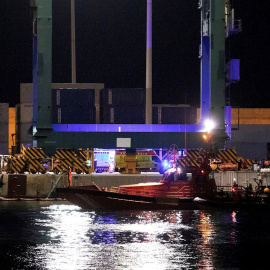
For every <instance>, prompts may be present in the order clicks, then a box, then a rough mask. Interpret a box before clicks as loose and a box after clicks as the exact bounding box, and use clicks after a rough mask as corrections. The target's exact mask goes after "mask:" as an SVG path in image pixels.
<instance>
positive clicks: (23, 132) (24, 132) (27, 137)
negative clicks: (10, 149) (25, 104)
mask: <svg viewBox="0 0 270 270" xmlns="http://www.w3.org/2000/svg"><path fill="white" fill-rule="evenodd" d="M32 141H33V136H32V122H29V123H16V145H19V146H20V147H21V144H22V143H23V144H32Z"/></svg>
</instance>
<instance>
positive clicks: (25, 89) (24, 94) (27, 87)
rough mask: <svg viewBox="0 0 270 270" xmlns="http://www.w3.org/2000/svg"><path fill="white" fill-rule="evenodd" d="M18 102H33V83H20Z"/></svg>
mask: <svg viewBox="0 0 270 270" xmlns="http://www.w3.org/2000/svg"><path fill="white" fill-rule="evenodd" d="M20 103H33V84H32V83H21V84H20Z"/></svg>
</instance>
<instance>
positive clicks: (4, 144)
mask: <svg viewBox="0 0 270 270" xmlns="http://www.w3.org/2000/svg"><path fill="white" fill-rule="evenodd" d="M8 108H9V104H8V103H0V155H8V121H9V120H8V119H9V113H8V112H9V109H8Z"/></svg>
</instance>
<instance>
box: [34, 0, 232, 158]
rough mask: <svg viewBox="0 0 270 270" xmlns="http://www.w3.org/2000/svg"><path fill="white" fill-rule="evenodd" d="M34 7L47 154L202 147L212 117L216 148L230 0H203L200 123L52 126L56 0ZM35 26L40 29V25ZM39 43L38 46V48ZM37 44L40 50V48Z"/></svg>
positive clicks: (221, 134)
mask: <svg viewBox="0 0 270 270" xmlns="http://www.w3.org/2000/svg"><path fill="white" fill-rule="evenodd" d="M31 6H32V8H33V10H34V12H33V14H34V23H33V24H34V38H33V43H34V49H33V53H34V57H33V59H34V68H33V85H34V119H33V122H34V125H33V126H34V132H35V127H36V132H35V133H34V139H35V140H36V146H37V147H40V148H42V149H44V151H45V152H46V153H48V154H50V153H54V152H55V150H56V148H60V147H61V148H75V149H77V148H93V147H98V148H102V147H103V148H116V147H126V148H129V147H130V148H155V149H158V148H163V149H167V147H168V145H171V144H172V143H175V144H177V145H178V147H179V148H187V147H200V145H198V143H199V142H200V141H201V138H202V132H205V131H206V130H205V127H204V124H203V121H204V120H205V119H213V120H214V121H215V122H216V127H215V129H214V130H213V131H212V134H213V136H214V137H215V143H216V147H217V148H223V147H224V141H225V139H226V137H227V134H226V132H225V124H226V122H225V120H224V119H225V115H224V108H225V87H226V82H225V72H226V68H225V1H224V0H223V1H220V0H201V1H199V8H200V9H201V55H200V56H201V120H200V122H199V124H197V125H154V124H145V125H136V124H133V125H126V124H123V125H122V124H118V125H115V124H114V125H112V124H109V125H100V124H89V125H56V124H55V125H52V120H51V119H52V116H51V108H52V101H51V92H52V89H51V84H52V81H51V77H52V75H51V74H52V0H32V1H31ZM35 26H36V27H35ZM35 46H36V47H35ZM36 48H37V49H36Z"/></svg>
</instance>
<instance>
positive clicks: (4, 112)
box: [0, 103, 9, 123]
mask: <svg viewBox="0 0 270 270" xmlns="http://www.w3.org/2000/svg"><path fill="white" fill-rule="evenodd" d="M8 108H9V103H0V123H8V118H9V115H8Z"/></svg>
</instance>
